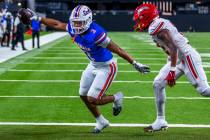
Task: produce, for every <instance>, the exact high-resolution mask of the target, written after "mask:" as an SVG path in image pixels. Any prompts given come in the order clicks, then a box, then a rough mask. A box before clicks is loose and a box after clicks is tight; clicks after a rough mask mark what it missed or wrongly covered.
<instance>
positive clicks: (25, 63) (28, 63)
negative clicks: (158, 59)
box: [19, 62, 164, 66]
mask: <svg viewBox="0 0 210 140" xmlns="http://www.w3.org/2000/svg"><path fill="white" fill-rule="evenodd" d="M19 64H24V65H40V64H43V65H88V64H89V63H88V62H87V63H71V62H69V63H36V62H34V63H33V62H23V63H19ZM117 64H118V65H128V66H131V64H129V63H117ZM147 65H155V66H163V65H164V63H163V64H154V63H150V64H149V63H147Z"/></svg>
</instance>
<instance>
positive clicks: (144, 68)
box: [132, 61, 150, 74]
mask: <svg viewBox="0 0 210 140" xmlns="http://www.w3.org/2000/svg"><path fill="white" fill-rule="evenodd" d="M132 65H133V67H134V68H135V69H136V70H137V71H139V72H141V73H143V74H146V73H149V72H150V68H149V66H147V65H144V64H141V63H138V62H136V61H133V63H132Z"/></svg>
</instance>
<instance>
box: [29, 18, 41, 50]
mask: <svg viewBox="0 0 210 140" xmlns="http://www.w3.org/2000/svg"><path fill="white" fill-rule="evenodd" d="M31 27H32V47H33V48H34V45H35V43H34V42H35V37H37V48H40V46H39V31H40V27H41V24H40V21H38V20H35V19H33V20H32V21H31Z"/></svg>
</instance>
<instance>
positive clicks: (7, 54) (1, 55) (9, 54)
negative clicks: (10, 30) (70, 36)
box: [0, 32, 67, 63]
mask: <svg viewBox="0 0 210 140" xmlns="http://www.w3.org/2000/svg"><path fill="white" fill-rule="evenodd" d="M66 35H67V33H64V32H55V33H51V34H47V35H43V36H41V37H40V46H42V45H45V44H47V43H50V42H52V41H55V40H56V39H59V38H61V37H64V36H66ZM31 46H32V39H28V40H25V47H26V48H27V49H28V51H30V50H33V49H32V47H31ZM28 51H22V49H21V47H18V48H17V49H16V51H11V48H8V47H4V48H1V51H0V63H2V62H5V61H7V60H9V59H11V58H14V57H16V56H19V55H21V54H24V53H26V52H28Z"/></svg>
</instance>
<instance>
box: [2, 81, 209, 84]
mask: <svg viewBox="0 0 210 140" xmlns="http://www.w3.org/2000/svg"><path fill="white" fill-rule="evenodd" d="M0 82H29V83H79V82H80V80H0ZM113 82H114V83H143V84H152V83H153V81H139V80H133V81H113ZM176 83H178V84H189V83H190V82H188V81H177V82H176ZM208 83H210V82H208Z"/></svg>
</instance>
